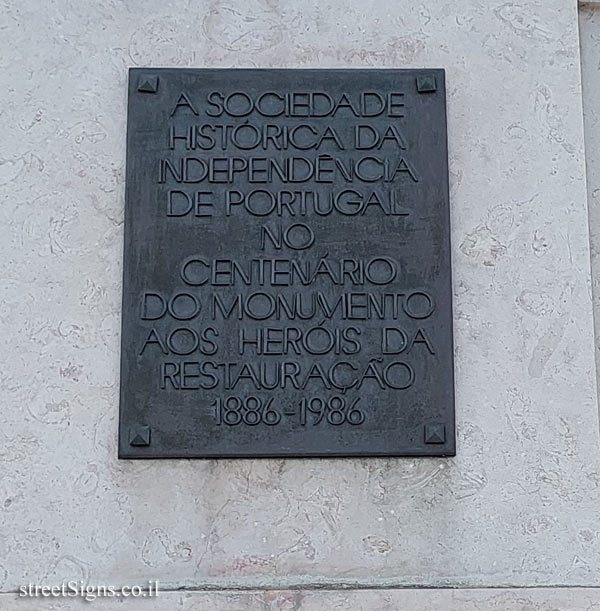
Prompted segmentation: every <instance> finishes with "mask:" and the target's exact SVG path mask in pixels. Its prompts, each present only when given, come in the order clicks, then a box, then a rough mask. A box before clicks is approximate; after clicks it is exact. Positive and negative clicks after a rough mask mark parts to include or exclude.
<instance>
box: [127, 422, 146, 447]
mask: <svg viewBox="0 0 600 611" xmlns="http://www.w3.org/2000/svg"><path fill="white" fill-rule="evenodd" d="M129 445H130V446H139V447H142V446H149V445H150V427H149V426H136V427H132V428H130V429H129Z"/></svg>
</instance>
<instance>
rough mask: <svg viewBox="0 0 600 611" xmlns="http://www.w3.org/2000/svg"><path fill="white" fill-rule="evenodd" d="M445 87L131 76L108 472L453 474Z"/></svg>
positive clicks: (394, 77) (232, 74)
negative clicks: (277, 467) (179, 468)
mask: <svg viewBox="0 0 600 611" xmlns="http://www.w3.org/2000/svg"><path fill="white" fill-rule="evenodd" d="M451 296H452V287H451V265H450V228H449V196H448V153H447V135H446V100H445V79H444V71H443V70H425V69H424V70H204V69H151V68H143V69H141V68H140V69H138V68H136V69H132V70H131V71H130V73H129V106H128V127H127V187H126V207H125V250H124V277H123V328H122V350H121V399H120V401H121V402H120V434H119V456H120V457H121V458H176V457H182V458H195V457H198V458H200V457H213V458H214V457H217V458H218V457H261V456H265V457H266V456H281V457H294V456H298V457H302V456H449V455H453V454H454V452H455V436H454V377H453V341H452V299H451Z"/></svg>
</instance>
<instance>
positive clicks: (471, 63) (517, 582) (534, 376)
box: [0, 0, 600, 611]
mask: <svg viewBox="0 0 600 611" xmlns="http://www.w3.org/2000/svg"><path fill="white" fill-rule="evenodd" d="M590 10H591V9H590ZM0 32H1V36H0V66H1V73H0V74H1V78H2V85H3V86H2V87H1V88H0V101H1V103H0V120H1V124H2V129H3V137H2V138H1V139H0V193H1V195H2V200H3V205H2V208H1V212H0V222H1V223H2V239H1V240H0V249H1V250H0V252H1V260H2V262H3V266H2V274H1V278H2V281H1V282H0V286H1V288H2V304H3V306H2V309H1V311H0V316H1V318H2V323H3V325H2V343H3V348H4V349H3V351H2V354H3V363H2V368H1V375H0V380H1V383H2V389H3V393H2V412H1V413H2V417H1V418H2V426H1V427H0V440H1V442H0V464H1V469H0V511H1V513H0V516H1V519H0V590H1V591H2V592H3V593H4V594H3V595H0V609H13V608H17V605H22V606H23V608H27V605H28V604H29V606H30V607H31V608H34V604H35V605H36V607H35V608H42V607H40V604H41V603H40V601H35V602H32V601H28V602H23V601H19V603H16V602H15V594H14V593H15V592H16V591H17V589H18V587H19V586H20V585H22V584H27V583H30V582H31V583H45V582H48V583H62V582H66V581H68V580H82V581H84V582H89V583H99V584H103V583H104V584H107V583H109V584H110V583H112V584H117V585H118V584H133V583H146V581H147V580H148V579H157V580H159V582H160V583H161V585H162V587H163V590H164V591H166V590H168V589H171V590H175V589H178V588H189V589H190V590H192V592H191V593H188V594H176V593H173V594H170V595H169V594H165V595H164V596H165V598H164V599H163V603H164V602H166V601H169V602H172V606H173V607H175V606H178V608H181V609H183V610H185V611H188V610H191V609H201V608H202V609H204V608H211V609H217V610H218V609H221V608H222V609H229V610H232V611H235V610H236V609H238V608H239V609H246V608H248V609H250V608H258V609H262V608H264V609H281V610H283V609H302V611H309V610H311V611H312V609H317V608H328V609H336V608H339V609H353V608H365V609H370V608H373V609H387V608H389V609H392V608H394V609H395V608H399V605H403V604H404V605H408V607H409V608H416V605H417V604H419V605H421V606H420V607H419V608H422V609H429V608H431V609H433V608H440V606H443V607H444V608H447V609H453V608H456V609H459V608H461V609H471V608H473V609H476V608H477V609H479V608H494V606H493V605H496V608H502V609H510V610H512V609H515V610H516V609H525V608H527V609H530V608H531V609H551V608H552V609H554V608H560V609H561V610H562V609H567V608H568V609H571V608H573V609H575V608H577V609H579V608H587V609H593V608H596V607H593V604H596V605H598V608H600V602H599V601H600V595H599V594H596V590H588V589H581V590H577V591H574V590H568V591H565V590H556V591H553V592H552V594H549V592H550V590H545V589H537V590H528V591H526V592H525V591H524V592H522V593H521V592H520V591H518V590H515V591H503V592H500V591H496V590H491V591H473V590H460V591H458V592H450V593H447V594H444V592H448V591H447V590H443V591H431V592H428V591H423V592H420V593H419V592H408V591H404V590H396V589H389V588H398V587H400V586H411V587H427V588H431V587H433V588H449V587H450V588H485V587H490V586H492V587H513V588H519V587H526V586H559V585H562V586H596V585H597V584H598V575H599V574H600V542H599V539H600V527H599V522H598V517H599V509H598V508H599V507H600V452H599V442H600V440H599V433H598V402H597V397H596V382H595V362H594V334H593V320H592V296H591V282H590V251H589V233H588V207H587V200H586V183H585V158H584V138H583V113H582V102H581V100H582V93H581V74H580V57H579V35H578V23H577V6H576V2H575V1H574V0H572V1H567V0H530V1H528V2H522V3H513V2H506V1H504V0H489V1H488V2H479V1H478V0H462V1H461V2H457V1H450V0H423V1H422V2H409V1H408V0H399V1H397V2H387V1H386V2H383V1H382V2H377V1H375V0H347V1H345V2H331V3H323V2H317V1H316V0H304V1H302V2H291V1H288V0H225V1H220V0H211V1H199V2H187V1H185V0H171V1H168V2H165V1H164V0H161V1H158V0H144V1H142V0H129V1H127V2H125V1H118V0H108V1H107V2H97V1H96V0H93V1H90V2H77V1H75V0H54V1H52V2H50V1H48V2H42V1H41V0H20V1H17V0H8V1H5V2H3V3H2V10H0ZM599 37H600V34H599ZM130 66H196V67H203V66H206V67H255V66H256V67H321V68H324V67H407V68H410V67H436V68H437V67H442V68H445V69H446V79H447V85H448V122H449V143H450V172H451V210H452V240H453V275H454V293H455V294H454V299H455V305H454V315H455V346H456V348H455V352H456V357H455V358H456V400H457V425H458V450H457V456H456V458H452V459H344V460H339V459H338V460H314V459H313V460H221V461H214V460H210V461H202V460H197V461H185V460H180V461H149V462H135V461H119V460H117V449H116V448H117V419H118V382H119V381H118V370H119V333H120V331H119V325H120V299H121V257H122V235H123V197H124V171H125V167H124V165H125V119H126V117H125V109H126V79H127V69H128V67H130ZM592 196H593V197H595V196H594V195H593V193H592ZM599 226H600V225H599ZM340 587H349V588H367V589H368V590H366V591H362V590H357V591H355V592H345V591H344V592H342V591H338V590H335V588H340ZM215 588H216V589H219V590H222V591H221V592H218V593H212V594H208V593H201V592H199V591H200V590H206V589H215ZM239 588H270V589H275V590H273V591H271V590H269V592H266V593H262V594H261V593H256V592H237V590H238V589H239ZM289 588H302V590H301V591H292V592H287V593H286V592H277V591H276V590H277V589H281V590H286V589H289ZM319 588H324V590H320V589H319ZM332 588H334V590H331V589H332ZM374 588H382V589H383V590H381V591H379V590H377V591H375V590H374ZM386 588H388V589H386ZM328 589H329V590H328ZM229 590H232V591H231V592H228V591H229ZM440 597H441V598H440ZM528 597H529V598H528ZM551 599H552V600H553V601H554V602H552V603H549V602H548V601H549V600H551ZM224 601H225V602H224ZM440 601H444V602H443V603H442V602H440ZM457 601H458V602H457ZM486 601H487V602H486ZM498 601H500V602H498ZM523 601H525V602H523ZM527 601H530V602H527ZM561 601H562V602H561ZM146 602H149V601H146ZM45 604H46V606H45V607H43V608H47V609H57V610H58V609H60V610H62V609H71V608H78V606H77V605H76V604H75V603H74V602H73V601H69V600H63V601H59V600H56V601H46V603H45ZM112 604H114V605H115V608H116V603H112ZM128 604H129V603H128ZM152 604H154V605H155V606H154V607H153V606H152ZM160 604H161V599H158V602H157V601H154V602H153V603H151V604H148V605H146V607H145V608H148V609H152V608H156V609H158V608H164V607H162V606H161V607H159V606H158V605H160ZM452 604H454V605H455V607H452V606H451V605H452ZM549 604H553V605H554V606H553V607H552V606H547V605H549ZM386 605H387V606H386ZM469 605H470V606H469ZM485 605H487V606H485ZM519 605H520V606H519ZM536 605H537V606H536ZM131 606H132V608H136V604H135V603H131ZM139 606H140V607H142V605H141V604H140V605H139ZM105 608H112V607H109V606H108V605H106V606H105ZM119 608H120V607H119Z"/></svg>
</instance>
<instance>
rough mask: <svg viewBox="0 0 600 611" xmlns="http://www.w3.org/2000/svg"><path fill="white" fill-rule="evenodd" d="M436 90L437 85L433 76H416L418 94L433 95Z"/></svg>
mask: <svg viewBox="0 0 600 611" xmlns="http://www.w3.org/2000/svg"><path fill="white" fill-rule="evenodd" d="M436 90H437V83H436V80H435V75H434V74H423V75H421V76H417V91H418V92H419V93H434V92H435V91H436Z"/></svg>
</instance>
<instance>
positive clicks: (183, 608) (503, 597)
mask: <svg viewBox="0 0 600 611" xmlns="http://www.w3.org/2000/svg"><path fill="white" fill-rule="evenodd" d="M90 605H92V606H93V608H94V609H99V610H100V611H122V610H123V609H128V608H130V607H137V608H139V609H144V610H145V611H164V609H177V611H247V610H249V609H252V610H253V609H260V611H358V610H360V611H404V610H406V611H440V610H443V611H488V610H490V611H491V610H494V611H600V590H599V589H597V588H541V589H530V588H522V589H517V590H515V589H506V590H504V589H499V590H494V589H483V590H469V589H466V590H435V589H431V590H359V591H356V590H354V591H352V592H345V591H314V590H313V591H309V590H270V591H266V592H264V591H263V592H260V591H247V592H239V591H238V592H236V591H222V592H185V593H174V592H171V593H165V594H160V595H159V596H158V597H157V598H152V599H149V598H147V599H135V600H133V599H131V598H127V599H103V598H96V599H95V600H93V601H91V600H90V601H87V602H86V601H85V600H82V599H78V598H68V599H49V598H46V599H43V598H29V599H26V598H17V597H15V596H14V595H12V594H6V595H3V596H0V611H13V610H14V609H15V608H17V609H22V610H23V611H28V610H29V609H31V610H32V611H34V610H35V611H79V610H80V609H90Z"/></svg>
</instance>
